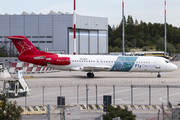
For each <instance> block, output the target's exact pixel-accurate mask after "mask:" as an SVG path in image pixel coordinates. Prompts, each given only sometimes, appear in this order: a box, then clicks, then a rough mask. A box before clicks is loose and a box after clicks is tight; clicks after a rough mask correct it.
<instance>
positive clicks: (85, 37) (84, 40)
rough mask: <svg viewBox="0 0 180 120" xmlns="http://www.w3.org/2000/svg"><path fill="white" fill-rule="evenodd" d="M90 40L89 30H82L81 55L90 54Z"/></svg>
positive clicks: (80, 40)
mask: <svg viewBox="0 0 180 120" xmlns="http://www.w3.org/2000/svg"><path fill="white" fill-rule="evenodd" d="M88 39H89V33H88V30H80V39H79V42H80V54H88V46H89V45H88V42H89V41H88Z"/></svg>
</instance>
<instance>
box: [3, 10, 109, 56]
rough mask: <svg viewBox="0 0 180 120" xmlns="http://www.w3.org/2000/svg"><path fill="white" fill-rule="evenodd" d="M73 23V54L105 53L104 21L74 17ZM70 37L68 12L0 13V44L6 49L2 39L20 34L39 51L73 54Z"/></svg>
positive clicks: (71, 27) (105, 21)
mask: <svg viewBox="0 0 180 120" xmlns="http://www.w3.org/2000/svg"><path fill="white" fill-rule="evenodd" d="M76 22H77V23H76V39H77V40H76V41H77V43H76V48H77V49H76V53H77V54H108V18H103V17H90V16H82V15H76ZM73 34H74V33H73V14H70V13H62V12H58V13H56V12H54V11H50V12H49V13H48V14H41V13H40V14H36V13H33V12H32V13H31V14H29V13H27V12H23V13H22V14H21V15H16V14H14V15H9V14H7V13H6V14H4V15H2V14H0V44H1V45H3V44H6V46H7V47H11V44H10V40H6V39H5V36H12V35H23V36H26V37H27V38H28V39H29V40H30V41H31V42H32V43H33V44H34V46H37V47H39V48H40V49H41V50H42V51H60V52H61V53H64V54H73V51H74V49H73V46H74V38H73ZM7 44H9V45H7Z"/></svg>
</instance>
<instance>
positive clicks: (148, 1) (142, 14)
mask: <svg viewBox="0 0 180 120" xmlns="http://www.w3.org/2000/svg"><path fill="white" fill-rule="evenodd" d="M73 1H74V0H0V4H1V7H0V14H5V13H8V14H14V13H15V14H21V13H22V12H23V11H26V12H28V13H31V12H35V13H43V14H47V13H49V12H50V10H53V11H55V12H58V11H61V12H63V13H65V12H69V13H73ZM76 2H77V5H76V6H77V11H76V12H77V14H80V15H85V16H97V17H107V18H108V21H109V24H110V25H113V24H114V25H115V26H116V25H118V24H119V23H120V21H121V19H122V7H121V6H122V0H76ZM124 2H125V15H126V17H127V16H128V15H132V17H133V19H134V20H135V19H137V20H138V21H139V22H140V20H142V21H144V22H147V23H148V22H151V23H164V0H124ZM166 8H167V23H169V24H172V25H173V26H176V27H180V13H179V12H180V0H167V7H166Z"/></svg>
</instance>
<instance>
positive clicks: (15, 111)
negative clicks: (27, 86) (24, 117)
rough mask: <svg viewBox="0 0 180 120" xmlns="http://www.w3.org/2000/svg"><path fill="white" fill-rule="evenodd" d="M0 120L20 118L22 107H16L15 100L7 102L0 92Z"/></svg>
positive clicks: (3, 94)
mask: <svg viewBox="0 0 180 120" xmlns="http://www.w3.org/2000/svg"><path fill="white" fill-rule="evenodd" d="M0 101H1V104H0V120H17V119H19V118H20V115H21V112H22V109H21V107H17V103H16V101H14V102H12V101H10V102H8V101H7V97H6V95H5V93H1V94H0Z"/></svg>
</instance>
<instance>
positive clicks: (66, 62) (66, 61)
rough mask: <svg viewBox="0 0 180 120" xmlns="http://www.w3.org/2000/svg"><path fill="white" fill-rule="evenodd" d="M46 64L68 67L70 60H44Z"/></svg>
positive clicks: (64, 58) (65, 58) (61, 58)
mask: <svg viewBox="0 0 180 120" xmlns="http://www.w3.org/2000/svg"><path fill="white" fill-rule="evenodd" d="M46 63H48V64H52V65H69V64H70V58H69V57H58V58H46Z"/></svg>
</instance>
